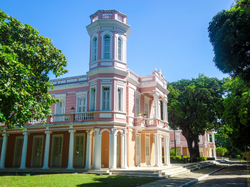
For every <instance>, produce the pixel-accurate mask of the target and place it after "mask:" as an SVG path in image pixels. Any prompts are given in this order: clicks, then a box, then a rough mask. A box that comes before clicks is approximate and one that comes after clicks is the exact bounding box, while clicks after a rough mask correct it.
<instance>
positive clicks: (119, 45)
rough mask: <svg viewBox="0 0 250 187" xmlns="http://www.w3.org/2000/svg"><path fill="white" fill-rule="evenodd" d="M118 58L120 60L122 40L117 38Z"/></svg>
mask: <svg viewBox="0 0 250 187" xmlns="http://www.w3.org/2000/svg"><path fill="white" fill-rule="evenodd" d="M118 60H122V40H121V38H118Z"/></svg>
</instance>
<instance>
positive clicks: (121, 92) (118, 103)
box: [117, 88, 123, 111]
mask: <svg viewBox="0 0 250 187" xmlns="http://www.w3.org/2000/svg"><path fill="white" fill-rule="evenodd" d="M122 97H123V90H122V88H118V90H117V106H118V107H117V108H118V111H122V102H123V100H122Z"/></svg>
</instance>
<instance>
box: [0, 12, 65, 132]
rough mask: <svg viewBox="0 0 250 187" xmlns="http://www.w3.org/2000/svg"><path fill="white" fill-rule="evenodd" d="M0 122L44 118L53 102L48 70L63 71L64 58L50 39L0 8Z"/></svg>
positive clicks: (21, 122)
mask: <svg viewBox="0 0 250 187" xmlns="http://www.w3.org/2000/svg"><path fill="white" fill-rule="evenodd" d="M0 64H1V65H0V123H5V124H6V125H7V126H8V127H9V128H14V126H15V125H18V126H23V125H24V124H25V123H26V122H28V121H31V120H32V119H36V120H38V119H44V118H46V117H47V115H48V114H49V113H50V106H51V104H53V103H55V102H56V99H54V98H53V97H52V96H51V95H50V94H49V93H48V89H49V87H50V86H52V85H51V84H50V83H49V77H48V74H49V72H52V73H53V74H54V75H56V76H60V75H62V74H64V73H66V72H67V70H66V69H65V68H64V67H66V65H67V60H66V58H65V56H64V55H63V54H62V52H61V50H59V49H57V48H56V47H54V46H53V43H52V41H51V40H50V39H49V38H47V37H43V36H41V35H40V33H39V32H38V31H37V30H36V29H34V28H33V27H31V26H30V25H27V24H25V25H23V24H22V23H20V22H19V21H18V20H16V19H15V18H12V17H11V16H8V15H6V14H5V13H4V12H3V11H0Z"/></svg>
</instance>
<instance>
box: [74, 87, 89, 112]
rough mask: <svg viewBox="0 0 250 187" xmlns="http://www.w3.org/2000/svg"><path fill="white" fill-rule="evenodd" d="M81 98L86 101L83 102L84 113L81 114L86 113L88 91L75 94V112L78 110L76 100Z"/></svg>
mask: <svg viewBox="0 0 250 187" xmlns="http://www.w3.org/2000/svg"><path fill="white" fill-rule="evenodd" d="M80 98H83V99H86V101H85V111H82V112H87V107H88V91H81V92H76V112H78V108H79V106H78V105H79V103H78V99H80Z"/></svg>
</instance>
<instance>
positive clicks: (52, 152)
mask: <svg viewBox="0 0 250 187" xmlns="http://www.w3.org/2000/svg"><path fill="white" fill-rule="evenodd" d="M55 137H62V148H61V153H62V160H61V163H60V167H61V166H62V161H63V134H53V135H52V150H51V155H50V166H53V155H54V152H55V150H54V138H55Z"/></svg>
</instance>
